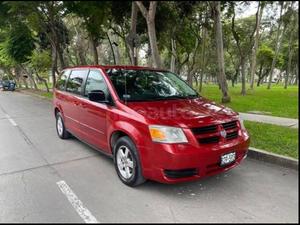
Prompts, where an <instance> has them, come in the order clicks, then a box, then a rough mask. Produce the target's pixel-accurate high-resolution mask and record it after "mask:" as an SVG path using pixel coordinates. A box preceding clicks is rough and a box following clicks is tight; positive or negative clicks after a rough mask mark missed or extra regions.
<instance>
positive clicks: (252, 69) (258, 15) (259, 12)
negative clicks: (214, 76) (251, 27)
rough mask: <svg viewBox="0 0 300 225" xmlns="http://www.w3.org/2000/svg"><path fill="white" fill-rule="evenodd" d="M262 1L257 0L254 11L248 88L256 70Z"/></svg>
mask: <svg viewBox="0 0 300 225" xmlns="http://www.w3.org/2000/svg"><path fill="white" fill-rule="evenodd" d="M264 4H265V3H264V2H261V1H259V3H258V9H257V13H256V30H255V39H254V48H253V51H252V59H251V69H250V89H253V84H254V77H255V71H256V53H257V48H258V41H259V29H260V21H261V17H262V14H263V9H264Z"/></svg>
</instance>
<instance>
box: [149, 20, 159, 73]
mask: <svg viewBox="0 0 300 225" xmlns="http://www.w3.org/2000/svg"><path fill="white" fill-rule="evenodd" d="M147 28H148V36H149V40H150V46H151V56H152V61H153V66H154V68H161V66H162V64H161V59H160V55H159V52H158V47H157V40H156V30H155V21H154V20H149V21H148V22H147Z"/></svg>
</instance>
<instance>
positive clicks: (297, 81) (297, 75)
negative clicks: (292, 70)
mask: <svg viewBox="0 0 300 225" xmlns="http://www.w3.org/2000/svg"><path fill="white" fill-rule="evenodd" d="M298 72H299V71H298V62H297V63H296V85H298V83H299V74H298Z"/></svg>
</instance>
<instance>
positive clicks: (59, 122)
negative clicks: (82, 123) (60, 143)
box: [56, 112, 71, 139]
mask: <svg viewBox="0 0 300 225" xmlns="http://www.w3.org/2000/svg"><path fill="white" fill-rule="evenodd" d="M56 132H57V135H58V136H59V137H60V138H61V139H68V138H70V136H71V135H70V133H69V132H68V131H67V130H66V127H65V124H64V120H63V117H62V115H61V113H60V112H57V113H56Z"/></svg>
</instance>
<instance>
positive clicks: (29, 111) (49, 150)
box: [0, 91, 299, 223]
mask: <svg viewBox="0 0 300 225" xmlns="http://www.w3.org/2000/svg"><path fill="white" fill-rule="evenodd" d="M59 181H64V182H65V183H66V184H67V185H68V187H69V188H70V189H71V190H72V193H74V194H75V195H76V196H75V197H74V194H73V195H70V193H69V195H67V194H64V193H63V192H62V190H61V189H60V188H59V186H58V184H57V182H59ZM298 185H299V180H298V171H295V170H290V169H286V168H282V167H279V166H275V165H272V164H267V163H263V162H259V161H255V160H252V159H249V158H247V159H246V160H245V161H244V163H243V164H242V165H240V166H239V167H237V168H235V169H233V170H231V171H228V172H226V173H223V174H221V175H218V176H214V177H209V178H206V179H202V180H199V181H196V182H189V183H181V184H176V185H165V184H159V183H156V182H150V181H148V182H146V183H145V184H144V185H142V186H140V187H138V188H129V187H127V186H125V185H124V184H122V183H121V181H119V179H118V177H117V175H116V173H115V170H114V167H113V163H112V160H111V159H110V158H108V157H106V156H104V155H102V154H100V153H98V152H97V151H95V150H93V149H91V148H90V147H88V146H87V145H85V144H83V143H81V142H79V141H78V140H76V139H70V140H61V139H59V138H58V137H57V135H56V131H55V120H54V116H53V112H52V107H51V104H49V101H47V100H43V99H40V98H37V97H32V96H29V95H24V94H21V93H18V92H14V93H11V92H2V91H0V222H75V223H76V222H79V223H82V222H84V220H83V217H84V216H86V215H87V214H85V213H86V212H87V211H88V212H89V215H92V216H93V217H94V219H96V220H97V221H98V222H100V223H101V222H107V223H110V222H111V223H112V222H128V223H129V222H173V223H174V222H298V220H299V215H298V209H299V206H298V195H299V193H298ZM70 196H71V197H70ZM72 204H73V205H72ZM82 214H84V215H83V217H81V216H82ZM80 215H81V216H80Z"/></svg>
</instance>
